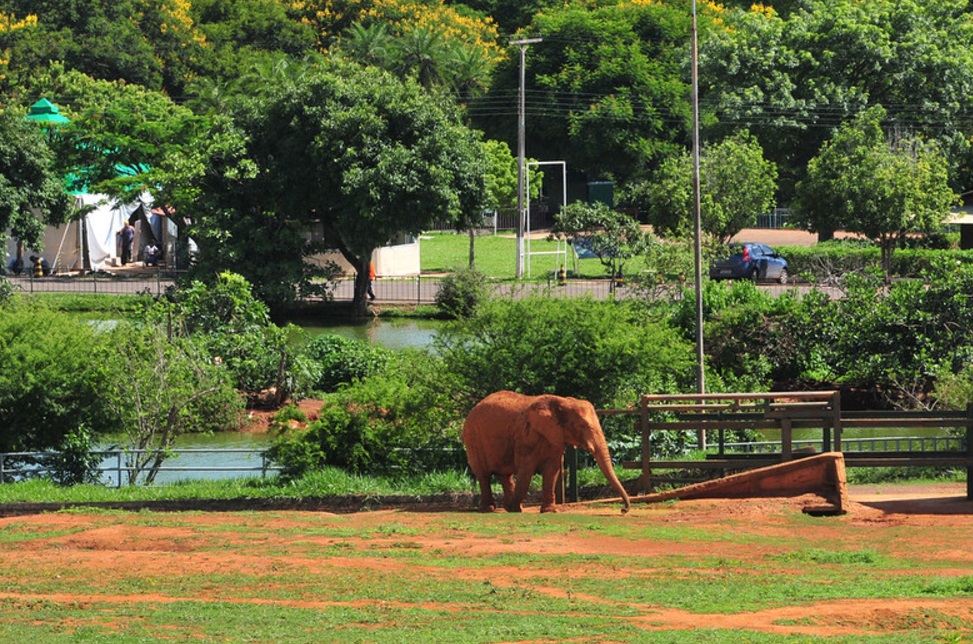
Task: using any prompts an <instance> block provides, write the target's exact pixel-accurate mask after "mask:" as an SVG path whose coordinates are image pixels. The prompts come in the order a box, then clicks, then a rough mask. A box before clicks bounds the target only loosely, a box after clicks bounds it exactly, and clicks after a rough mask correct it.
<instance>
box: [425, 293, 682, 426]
mask: <svg viewBox="0 0 973 644" xmlns="http://www.w3.org/2000/svg"><path fill="white" fill-rule="evenodd" d="M434 342H435V347H436V352H437V353H438V354H439V355H441V356H442V357H443V361H444V368H445V370H446V371H448V372H449V373H452V374H454V375H455V377H456V378H457V379H458V381H459V382H458V383H457V384H456V386H455V391H456V393H457V394H458V395H461V396H462V398H463V402H462V406H464V407H465V408H466V409H469V408H470V407H472V405H473V404H474V403H476V402H477V401H478V400H480V399H482V398H483V397H485V396H486V395H488V394H490V393H492V392H494V391H498V390H501V389H511V390H514V391H519V392H522V393H525V394H542V393H553V394H558V395H563V396H575V397H578V398H583V399H586V400H590V401H591V402H592V403H593V404H594V405H595V406H602V407H604V406H611V405H613V404H623V405H624V404H629V403H631V402H632V401H633V400H634V397H635V396H636V395H637V394H640V393H644V392H646V391H653V392H663V391H674V390H678V389H679V387H680V386H681V385H683V384H684V383H686V382H687V381H688V379H689V378H690V377H691V374H690V371H691V355H692V351H691V350H690V349H689V346H688V345H687V344H686V343H684V342H683V341H682V340H680V339H679V338H678V337H676V336H675V334H673V333H672V330H671V329H670V328H669V327H667V326H666V325H665V324H661V323H658V322H654V321H652V320H651V319H650V318H648V317H647V316H646V315H644V314H642V313H640V312H639V310H638V309H637V308H636V307H633V306H630V305H628V304H625V303H616V302H597V301H593V300H591V299H588V298H578V299H570V300H561V299H557V298H544V297H529V298H524V299H520V300H492V301H489V302H485V303H484V304H483V305H482V306H481V307H480V308H479V309H478V311H477V313H476V315H475V316H474V317H473V318H471V319H469V320H461V321H457V322H454V323H452V324H451V325H450V326H448V327H447V328H446V329H444V330H443V331H442V332H440V333H439V334H438V335H437V336H436V338H435V340H434Z"/></svg>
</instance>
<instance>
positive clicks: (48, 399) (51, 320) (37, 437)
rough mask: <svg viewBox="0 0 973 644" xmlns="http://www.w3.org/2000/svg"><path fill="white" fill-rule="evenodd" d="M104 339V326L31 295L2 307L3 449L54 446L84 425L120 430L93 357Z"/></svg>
mask: <svg viewBox="0 0 973 644" xmlns="http://www.w3.org/2000/svg"><path fill="white" fill-rule="evenodd" d="M106 342H107V336H106V334H105V333H104V332H102V331H100V330H99V328H98V327H96V326H94V325H91V324H85V323H84V322H80V321H78V320H77V319H76V318H73V317H71V316H65V315H62V314H60V313H57V312H54V311H51V310H50V309H47V308H46V307H43V306H39V305H37V304H34V303H31V302H29V301H27V300H24V299H21V298H18V297H14V298H12V299H11V300H10V301H8V302H7V303H6V304H3V305H0V451H3V452H17V451H35V450H45V449H56V448H58V447H60V446H61V445H62V442H63V441H64V439H65V437H66V436H67V435H68V433H69V432H70V431H71V430H72V429H74V428H77V427H79V426H81V425H82V424H83V425H84V426H86V427H87V428H89V429H90V431H91V432H92V433H93V434H94V435H99V434H102V433H105V432H107V431H110V430H112V429H114V425H113V423H112V414H111V411H110V409H109V407H108V406H107V404H106V401H105V399H104V397H103V396H102V378H101V365H100V364H99V363H98V362H97V361H96V360H93V359H92V355H93V354H95V353H96V352H97V351H98V348H99V347H100V346H101V345H103V344H105V343H106Z"/></svg>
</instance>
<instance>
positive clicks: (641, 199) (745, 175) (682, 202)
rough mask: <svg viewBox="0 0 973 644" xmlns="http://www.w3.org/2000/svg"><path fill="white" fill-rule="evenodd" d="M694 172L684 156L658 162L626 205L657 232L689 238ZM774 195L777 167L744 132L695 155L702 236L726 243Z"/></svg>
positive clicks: (750, 222)
mask: <svg viewBox="0 0 973 644" xmlns="http://www.w3.org/2000/svg"><path fill="white" fill-rule="evenodd" d="M692 172H693V168H692V157H691V156H690V155H689V153H688V152H687V153H683V154H682V155H680V156H676V157H670V158H669V159H667V160H666V161H664V162H663V163H662V165H661V166H660V168H659V169H658V170H657V171H656V173H655V175H654V176H653V180H652V181H650V182H646V183H645V184H643V185H641V186H638V187H635V188H634V189H633V191H632V192H631V193H630V194H629V197H628V198H629V200H630V201H631V202H632V203H633V204H635V205H638V206H639V207H640V208H641V209H643V210H644V211H645V212H646V213H647V214H648V218H649V221H650V223H652V225H653V226H654V227H655V230H656V232H657V233H659V234H662V235H670V236H676V237H685V236H689V235H690V232H691V230H692V227H693V217H692V213H693V192H692V186H693V175H692ZM776 190H777V169H776V166H775V165H774V164H773V163H772V162H770V161H768V160H766V159H764V156H763V149H762V148H761V147H760V144H759V143H757V141H756V139H755V138H754V137H753V136H751V135H750V133H749V132H746V131H743V132H740V133H738V134H736V135H734V136H731V137H728V138H726V139H724V140H722V141H720V142H719V143H717V144H714V145H706V146H704V147H703V149H702V150H701V151H700V201H701V220H702V222H701V223H702V228H703V232H705V233H707V234H708V235H710V236H712V237H713V238H714V239H715V240H716V241H717V242H719V243H721V244H723V243H726V242H727V241H728V240H729V239H730V238H731V237H733V236H734V235H736V234H737V233H738V232H740V231H741V230H742V229H743V228H746V227H748V226H753V224H754V223H755V222H756V218H757V215H758V214H761V213H765V212H768V211H769V210H770V209H771V207H772V206H773V204H774V196H775V193H776Z"/></svg>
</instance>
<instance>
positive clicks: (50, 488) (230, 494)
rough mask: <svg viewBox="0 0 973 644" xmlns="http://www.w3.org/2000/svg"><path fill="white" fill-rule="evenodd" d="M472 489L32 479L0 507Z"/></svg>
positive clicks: (328, 476) (331, 472) (344, 482)
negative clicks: (66, 482) (116, 485)
mask: <svg viewBox="0 0 973 644" xmlns="http://www.w3.org/2000/svg"><path fill="white" fill-rule="evenodd" d="M470 489H472V485H471V482H470V479H469V478H468V477H467V476H466V475H465V474H464V473H462V472H428V473H424V474H422V475H419V476H415V477H409V478H388V477H371V476H357V475H354V474H349V473H347V472H344V471H342V470H339V469H336V468H325V469H323V470H320V471H316V472H312V473H310V474H308V475H307V476H305V477H303V478H301V479H298V480H296V481H290V482H286V481H283V480H281V479H279V478H277V477H275V476H272V477H268V478H266V479H261V478H239V479H225V480H218V481H185V482H179V483H172V484H166V485H150V486H145V485H134V486H123V487H121V488H114V487H107V486H104V485H75V486H71V487H60V486H57V485H54V484H53V483H51V482H49V481H46V480H41V479H35V480H30V481H25V482H21V483H7V484H4V485H0V503H24V502H29V503H93V502H111V501H173V500H174V501H179V500H188V499H217V500H225V499H251V498H252V499H267V498H270V499H273V498H289V499H300V498H308V497H333V496H347V495H364V496H392V495H408V496H417V497H418V496H429V495H435V494H441V493H444V492H459V491H465V490H470Z"/></svg>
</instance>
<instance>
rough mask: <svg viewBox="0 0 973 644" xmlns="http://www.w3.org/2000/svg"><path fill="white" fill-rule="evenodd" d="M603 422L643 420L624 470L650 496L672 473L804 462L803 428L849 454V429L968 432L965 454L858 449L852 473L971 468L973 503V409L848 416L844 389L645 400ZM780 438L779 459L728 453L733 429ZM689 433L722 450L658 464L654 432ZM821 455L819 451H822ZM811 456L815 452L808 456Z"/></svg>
mask: <svg viewBox="0 0 973 644" xmlns="http://www.w3.org/2000/svg"><path fill="white" fill-rule="evenodd" d="M598 413H599V414H600V415H603V416H612V415H632V416H635V415H637V416H638V424H639V427H640V429H641V434H642V454H641V459H640V460H638V461H625V462H623V464H622V465H623V467H625V468H627V469H640V470H641V477H640V482H641V486H642V487H643V489H644V490H651V489H652V485H653V482H654V481H655V482H658V480H659V479H662V478H664V477H662V476H659V475H658V472H659V471H660V470H661V471H666V470H668V471H672V470H697V471H700V470H704V471H711V472H712V471H717V472H726V471H742V470H746V469H752V468H757V467H764V466H767V465H773V464H776V463H781V462H784V461H789V460H792V459H794V458H799V457H801V456H802V455H803V454H802V452H804V450H795V449H794V443H793V432H794V430H795V429H818V430H820V431H821V440H820V451H821V452H831V451H835V452H842V431H843V430H844V429H846V428H873V429H876V430H878V429H889V428H929V427H933V428H943V429H947V428H961V429H964V430H965V436H966V440H965V444H963V446H962V448H961V449H959V450H955V451H954V450H936V451H916V450H910V451H873V452H865V451H854V452H844V458H845V465H846V466H847V467H962V468H965V469H966V478H967V497H968V498H970V499H973V407H971V409H970V410H968V411H965V412H951V411H947V412H925V411H914V412H904V411H897V412H878V411H864V412H862V411H843V410H842V409H841V395H840V393H839V392H837V391H800V392H790V391H789V392H767V393H724V394H672V395H644V396H642V398H641V401H640V405H639V408H638V409H624V410H618V409H610V410H599V412H598ZM744 429H752V430H761V431H769V432H774V431H779V432H780V452H779V453H760V454H753V453H730V452H728V451H726V449H725V441H724V435H725V433H726V431H728V430H744ZM658 431H683V432H688V431H691V432H695V433H699V434H703V433H704V432H710V431H715V432H716V433H717V436H718V443H717V445H716V452H715V453H709V454H707V456H706V458H705V460H704V459H696V460H663V459H658V460H657V459H653V458H652V440H651V439H652V435H653V434H652V433H653V432H658ZM815 451H817V450H815ZM807 453H810V452H807Z"/></svg>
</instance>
